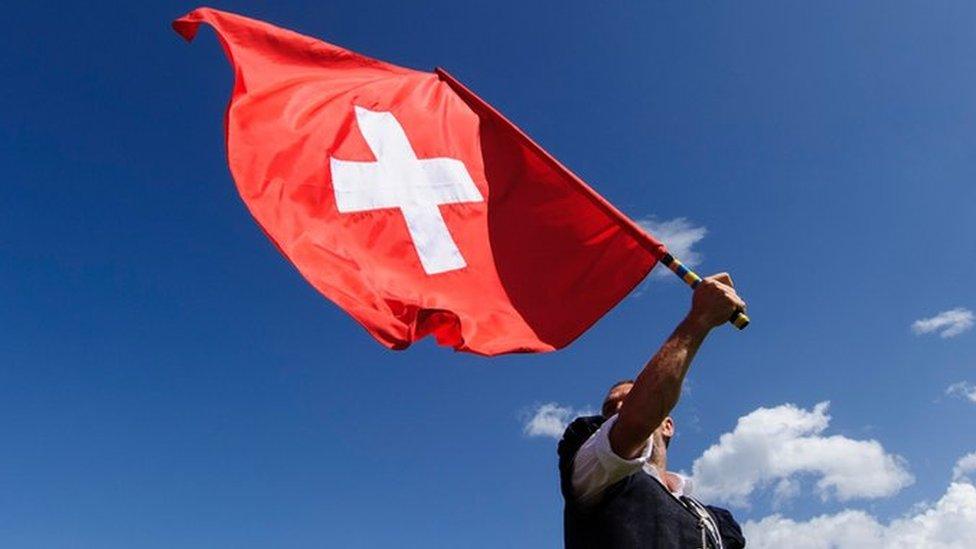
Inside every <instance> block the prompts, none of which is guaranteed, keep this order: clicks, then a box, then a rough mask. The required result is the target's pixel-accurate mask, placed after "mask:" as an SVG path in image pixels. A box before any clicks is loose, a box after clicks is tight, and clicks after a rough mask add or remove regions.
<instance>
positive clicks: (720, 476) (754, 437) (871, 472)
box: [692, 402, 914, 507]
mask: <svg viewBox="0 0 976 549" xmlns="http://www.w3.org/2000/svg"><path fill="white" fill-rule="evenodd" d="M828 407H829V403H828V402H821V403H819V404H817V405H816V406H814V407H813V409H812V410H804V409H802V408H798V407H797V406H795V405H793V404H784V405H781V406H776V407H774V408H759V409H757V410H755V411H753V412H750V413H749V414H746V415H745V416H742V417H741V418H739V420H738V422H737V423H736V426H735V429H733V431H732V432H731V433H726V434H724V435H722V436H721V437H720V438H719V442H718V443H717V444H714V445H712V446H711V447H710V448H708V449H707V450H705V452H703V453H702V455H701V456H700V457H699V458H698V459H696V460H695V461H694V463H693V464H692V476H693V478H694V481H695V490H696V494H697V495H698V496H699V497H701V498H702V499H703V500H705V501H709V502H713V501H714V502H719V503H728V504H730V505H732V506H737V507H747V506H748V505H749V498H750V496H752V495H753V494H754V493H755V492H757V491H759V490H762V489H764V488H772V489H773V496H774V500H775V502H777V503H778V502H782V501H785V500H788V499H790V498H793V497H795V496H797V495H799V494H800V488H801V485H800V479H801V478H802V477H811V476H812V477H815V478H817V481H816V490H817V493H818V494H819V495H820V497H821V499H823V500H827V499H831V498H834V499H837V500H839V501H848V500H851V499H856V498H880V497H886V496H891V495H893V494H895V493H897V492H898V491H899V490H901V489H902V488H904V487H906V486H908V485H910V484H911V483H912V482H914V477H912V475H911V473H909V472H908V470H907V469H906V467H905V463H904V460H903V459H902V458H901V457H899V456H896V455H893V454H889V453H888V452H886V451H885V449H884V448H883V447H882V446H881V444H880V443H879V442H877V441H875V440H855V439H851V438H848V437H845V436H841V435H832V436H824V435H823V432H824V431H825V430H826V429H827V427H828V425H829V424H830V419H831V418H830V416H829V415H828V414H827V409H828Z"/></svg>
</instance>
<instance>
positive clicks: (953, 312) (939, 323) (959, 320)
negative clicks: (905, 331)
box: [912, 307, 973, 338]
mask: <svg viewBox="0 0 976 549" xmlns="http://www.w3.org/2000/svg"><path fill="white" fill-rule="evenodd" d="M972 327H973V312H972V311H970V310H969V309H964V308H962V307H957V308H955V309H950V310H948V311H942V312H941V313H939V314H937V315H935V316H933V317H931V318H923V319H920V320H916V321H915V322H913V323H912V331H913V332H915V333H916V334H929V333H932V332H939V337H942V338H948V337H955V336H957V335H959V334H961V333H963V332H965V331H966V330H968V329H970V328H972Z"/></svg>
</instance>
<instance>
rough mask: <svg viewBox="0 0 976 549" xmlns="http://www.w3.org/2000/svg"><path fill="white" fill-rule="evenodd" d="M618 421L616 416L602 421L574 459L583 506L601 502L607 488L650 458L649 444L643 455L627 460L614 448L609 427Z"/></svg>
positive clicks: (576, 491) (578, 496) (577, 492)
mask: <svg viewBox="0 0 976 549" xmlns="http://www.w3.org/2000/svg"><path fill="white" fill-rule="evenodd" d="M616 422H617V416H616V415H613V416H611V417H610V419H608V420H606V421H605V422H603V425H601V426H600V428H599V429H598V430H597V432H595V433H593V435H592V436H590V438H588V439H587V440H586V442H584V443H583V446H582V447H580V449H579V451H578V452H576V457H575V458H574V459H573V479H572V480H573V492H574V494H575V496H576V501H577V502H579V504H580V505H582V506H584V507H586V506H588V505H592V504H595V503H597V502H598V501H600V496H602V495H603V491H604V490H606V489H607V487H609V486H610V485H611V484H613V483H615V482H617V481H618V480H620V479H622V478H624V477H626V476H627V475H630V474H631V473H633V472H634V471H637V470H639V469H640V468H641V467H643V466H644V464H645V463H647V461H648V460H649V459H650V458H651V449H652V447H651V445H650V444H645V445H644V448H643V449H642V450H641V455H639V456H637V457H636V458H634V459H624V458H622V457H620V456H618V455H617V454H616V453H615V452H614V451H613V448H611V447H610V429H611V428H612V427H613V424H614V423H616Z"/></svg>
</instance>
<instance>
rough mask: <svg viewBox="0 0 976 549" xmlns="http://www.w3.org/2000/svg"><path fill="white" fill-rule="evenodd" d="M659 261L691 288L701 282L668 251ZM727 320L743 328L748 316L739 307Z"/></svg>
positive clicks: (699, 278) (747, 321)
mask: <svg viewBox="0 0 976 549" xmlns="http://www.w3.org/2000/svg"><path fill="white" fill-rule="evenodd" d="M661 263H664V265H665V266H666V267H667V268H669V269H671V272H673V273H674V274H676V275H678V278H680V279H681V280H683V281H684V283H685V284H687V285H689V286H691V287H692V288H695V287H697V286H698V285H699V284H701V281H702V278H701V277H700V276H698V275H697V274H695V271H692V270H691V269H689V268H688V267H685V266H684V264H682V263H681V262H680V261H678V260H677V259H675V258H674V256H673V255H671V254H669V253H666V254H664V257H662V258H661ZM729 322H731V323H732V325H733V326H735V327H736V328H738V329H740V330H743V329H745V327H746V326H748V325H749V317H748V316H746V313H745V312H744V311H742V310H741V309H739V310H737V311H735V312H734V313H732V317H731V318H729Z"/></svg>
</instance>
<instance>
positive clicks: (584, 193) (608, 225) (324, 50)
mask: <svg viewBox="0 0 976 549" xmlns="http://www.w3.org/2000/svg"><path fill="white" fill-rule="evenodd" d="M200 23H207V24H209V25H211V26H212V27H213V28H214V30H215V31H216V33H217V36H218V38H219V39H220V42H221V44H222V45H223V47H224V50H225V52H226V54H227V56H228V58H229V59H230V62H231V64H232V65H233V69H234V76H235V82H234V87H233V92H232V94H231V99H230V104H229V106H228V109H227V113H226V120H225V128H226V138H227V159H228V163H229V165H230V170H231V173H232V175H233V177H234V180H235V182H236V184H237V188H238V191H239V192H240V195H241V198H242V199H243V200H244V203H245V204H246V205H247V207H248V209H249V210H250V212H251V214H252V215H253V216H254V218H255V220H256V221H257V222H258V224H259V225H260V226H261V227H262V229H264V231H265V232H266V234H267V235H268V237H269V238H270V239H271V240H272V241H273V242H274V243H275V245H276V246H277V247H278V248H279V249H280V250H281V253H282V254H284V255H285V257H287V258H288V259H289V260H290V261H291V262H292V263H293V264H294V265H295V266H296V267H297V268H298V270H299V271H300V272H301V274H302V275H303V276H304V277H305V278H306V279H307V280H308V281H309V283H311V284H312V286H314V287H315V288H316V289H317V290H318V291H320V292H321V293H322V294H324V295H325V296H326V297H327V298H329V299H330V300H332V301H333V302H335V303H336V304H337V305H339V306H340V307H342V308H343V309H344V310H345V311H346V312H348V313H349V314H350V315H352V316H353V318H355V319H356V320H357V321H359V322H360V323H361V324H362V325H363V326H364V327H365V328H366V329H367V330H368V331H369V333H370V334H372V335H373V336H374V337H375V338H376V339H377V340H378V341H379V342H380V343H382V344H383V345H386V346H387V347H390V348H394V349H402V348H405V347H407V346H409V345H410V344H411V343H412V342H414V341H416V340H418V339H420V338H422V337H425V336H426V335H429V334H433V335H434V336H435V338H436V339H437V341H438V343H440V344H442V345H449V346H451V347H453V348H455V349H457V350H460V351H469V352H473V353H478V354H482V355H495V354H500V353H509V352H540V351H551V350H553V349H558V348H561V347H563V346H565V345H567V344H568V343H570V342H571V341H573V340H574V339H575V338H576V337H578V336H579V335H580V334H581V333H583V332H584V331H585V330H586V329H587V328H589V327H590V326H591V325H592V324H593V323H594V322H596V321H597V320H598V319H599V318H600V317H601V316H603V315H604V314H605V313H606V312H607V311H608V310H609V309H610V308H611V307H613V306H614V305H616V304H617V303H618V302H619V301H620V300H621V299H622V298H623V297H624V296H625V295H627V293H629V292H630V291H631V290H632V289H633V288H634V286H636V285H637V284H638V283H639V282H640V281H641V280H642V279H643V278H644V277H645V276H646V275H647V273H648V272H649V271H650V270H651V269H652V268H653V267H654V265H655V264H656V263H657V260H658V259H659V258H660V257H661V256H662V255H663V254H664V253H666V250H665V248H664V246H663V245H662V244H661V243H660V242H658V241H656V240H655V239H654V238H653V237H651V236H650V235H648V234H646V233H645V232H643V231H642V230H641V229H640V228H639V227H638V226H637V225H636V224H635V223H633V222H632V221H631V220H629V219H628V218H627V217H626V216H624V215H623V214H621V213H620V212H619V211H617V210H616V209H615V208H614V207H613V206H611V205H610V204H609V203H608V202H607V201H606V200H604V199H603V198H602V197H600V196H599V195H598V194H596V193H595V192H594V191H593V190H592V189H590V188H589V187H588V186H587V185H586V184H585V183H584V182H583V181H581V180H580V179H579V178H578V177H576V176H575V175H573V174H572V173H571V172H570V171H569V170H568V169H566V168H565V167H563V166H562V165H561V164H560V163H559V162H558V161H556V160H555V159H554V158H553V157H552V156H550V155H549V154H547V153H546V152H545V151H544V150H543V149H542V148H540V147H539V146H538V145H536V144H535V143H534V142H532V140H531V139H529V138H528V137H527V136H526V135H525V134H524V133H522V132H521V131H520V130H519V129H518V128H516V127H515V126H514V125H513V124H512V123H510V122H509V121H508V120H506V119H505V118H504V117H503V116H502V115H501V114H499V113H498V112H497V111H495V110H494V109H493V108H492V107H490V106H489V105H488V104H487V103H485V102H484V101H482V100H481V99H480V98H478V97H477V96H476V95H475V94H474V93H472V92H471V91H470V90H468V89H466V88H464V87H463V86H462V85H461V84H459V83H458V82H457V81H456V80H455V79H453V78H452V77H451V76H450V75H448V74H447V73H445V72H444V71H441V70H438V71H437V72H435V73H429V72H420V71H415V70H410V69H406V68H402V67H398V66H395V65H391V64H389V63H385V62H383V61H379V60H376V59H371V58H369V57H365V56H363V55H360V54H357V53H354V52H352V51H349V50H346V49H343V48H340V47H337V46H334V45H332V44H328V43H325V42H322V41H319V40H316V39H313V38H309V37H307V36H302V35H300V34H297V33H295V32H292V31H288V30H285V29H281V28H277V27H274V26H272V25H269V24H267V23H264V22H261V21H256V20H253V19H248V18H246V17H242V16H239V15H235V14H231V13H226V12H221V11H217V10H213V9H209V8H201V9H197V10H195V11H193V12H191V13H189V14H187V15H186V16H184V17H181V18H179V19H177V20H176V21H174V23H173V27H174V29H175V30H176V31H177V32H178V33H180V34H181V35H182V36H183V37H184V38H186V39H187V40H192V39H193V37H194V36H195V35H196V32H197V30H198V27H199V25H200Z"/></svg>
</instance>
